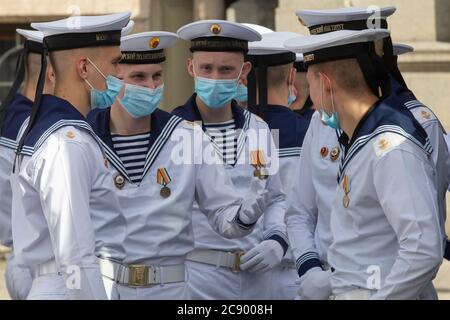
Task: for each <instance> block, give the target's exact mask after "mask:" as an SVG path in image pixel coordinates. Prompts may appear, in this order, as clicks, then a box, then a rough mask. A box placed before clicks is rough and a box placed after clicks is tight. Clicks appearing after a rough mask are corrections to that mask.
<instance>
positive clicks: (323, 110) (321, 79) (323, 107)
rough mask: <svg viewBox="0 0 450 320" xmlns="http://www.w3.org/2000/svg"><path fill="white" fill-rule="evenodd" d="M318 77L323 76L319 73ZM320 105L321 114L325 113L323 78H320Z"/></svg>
mask: <svg viewBox="0 0 450 320" xmlns="http://www.w3.org/2000/svg"><path fill="white" fill-rule="evenodd" d="M320 75H323V74H322V73H320ZM320 103H321V104H322V112H325V106H324V104H323V78H322V77H320ZM325 113H326V112H325ZM327 115H328V114H327Z"/></svg>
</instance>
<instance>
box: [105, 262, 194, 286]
mask: <svg viewBox="0 0 450 320" xmlns="http://www.w3.org/2000/svg"><path fill="white" fill-rule="evenodd" d="M99 262H100V271H101V273H102V275H103V276H104V277H106V278H108V279H111V280H113V281H114V282H116V283H118V284H122V285H125V286H129V287H150V286H153V285H158V284H165V283H175V282H184V281H185V268H184V265H175V266H147V265H123V264H120V263H117V262H114V261H110V260H105V259H100V260H99Z"/></svg>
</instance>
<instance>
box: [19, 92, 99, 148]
mask: <svg viewBox="0 0 450 320" xmlns="http://www.w3.org/2000/svg"><path fill="white" fill-rule="evenodd" d="M65 126H75V127H77V128H80V129H83V130H86V131H88V132H89V133H90V134H92V136H94V137H95V134H94V132H93V131H92V129H91V127H90V126H89V124H88V123H87V122H86V119H85V117H84V116H83V115H82V114H81V113H80V112H79V111H78V110H77V109H76V108H75V107H74V106H73V105H72V104H70V102H68V101H67V100H64V99H62V98H59V97H56V96H51V95H43V96H42V101H41V105H40V106H39V111H38V114H37V116H36V121H35V123H34V126H33V128H32V129H31V131H30V133H29V134H28V135H27V137H26V138H25V143H24V147H23V150H22V154H24V155H29V156H30V155H32V154H33V153H34V152H36V150H38V149H39V148H40V146H42V144H43V143H44V142H45V141H46V140H47V138H48V137H49V136H50V135H51V134H52V133H53V132H55V131H57V130H58V129H60V128H62V127H65Z"/></svg>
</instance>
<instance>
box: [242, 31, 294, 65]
mask: <svg viewBox="0 0 450 320" xmlns="http://www.w3.org/2000/svg"><path fill="white" fill-rule="evenodd" d="M299 36H300V35H299V34H298V33H294V32H270V33H265V34H263V35H262V39H261V41H255V42H252V43H249V45H248V49H249V51H248V54H249V55H271V54H278V53H286V52H292V51H291V50H289V49H287V48H286V47H285V46H284V43H285V42H286V41H287V40H289V39H293V38H297V37H299ZM294 57H295V55H294ZM294 60H295V59H294Z"/></svg>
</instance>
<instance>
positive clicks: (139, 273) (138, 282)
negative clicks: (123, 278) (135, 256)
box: [128, 265, 150, 287]
mask: <svg viewBox="0 0 450 320" xmlns="http://www.w3.org/2000/svg"><path fill="white" fill-rule="evenodd" d="M128 270H129V276H128V285H130V286H131V287H146V286H148V285H149V283H148V274H149V271H150V267H149V266H141V265H130V266H128Z"/></svg>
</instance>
